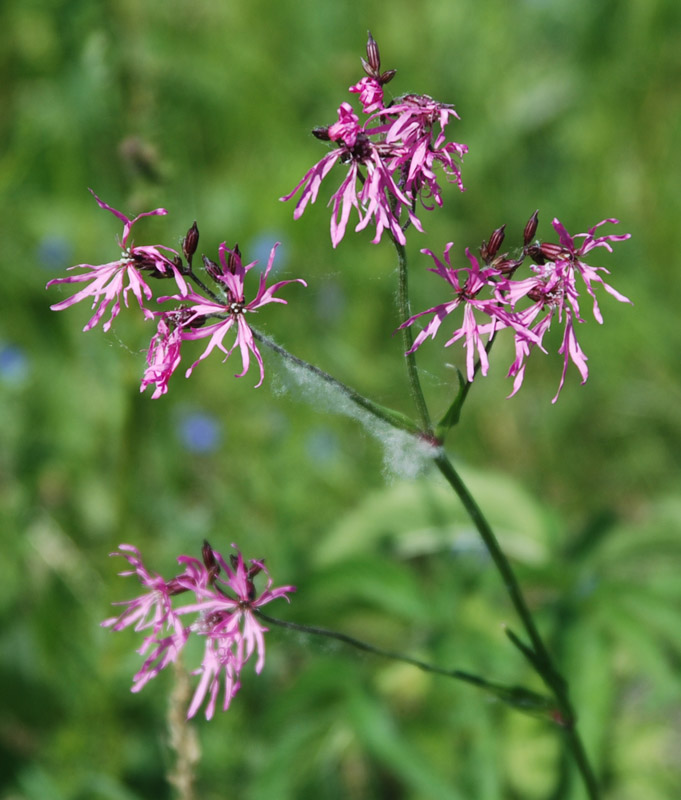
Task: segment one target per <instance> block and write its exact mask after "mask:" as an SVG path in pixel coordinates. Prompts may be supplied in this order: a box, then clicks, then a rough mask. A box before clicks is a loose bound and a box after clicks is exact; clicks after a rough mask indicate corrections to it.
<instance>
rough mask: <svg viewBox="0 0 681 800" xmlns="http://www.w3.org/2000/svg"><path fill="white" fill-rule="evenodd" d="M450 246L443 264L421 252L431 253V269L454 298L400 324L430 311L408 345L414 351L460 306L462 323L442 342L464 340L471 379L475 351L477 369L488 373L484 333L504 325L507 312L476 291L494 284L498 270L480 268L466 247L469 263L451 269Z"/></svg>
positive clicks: (489, 332)
mask: <svg viewBox="0 0 681 800" xmlns="http://www.w3.org/2000/svg"><path fill="white" fill-rule="evenodd" d="M452 246H453V243H452V242H449V243H448V244H447V246H446V248H445V251H444V260H445V263H444V264H443V263H442V261H440V259H439V258H437V256H435V255H434V254H433V253H432V252H431V251H430V250H422V251H421V252H422V253H426V254H427V255H429V256H431V258H432V259H433V261H434V262H435V265H436V266H435V267H434V268H431V270H430V271H431V272H435V273H436V274H437V275H439V276H440V277H441V278H443V279H444V280H445V281H447V283H448V284H449V285H450V286H451V287H452V289H453V290H454V299H453V300H449V301H448V302H446V303H440V304H439V305H437V306H433V308H429V309H427V310H426V311H421V312H419V313H418V314H414V316H413V317H410V318H409V319H408V320H406V321H405V322H403V323H402V324H401V325H400V328H406V327H408V326H409V325H412V324H413V323H414V322H415V321H416V320H417V319H419V317H422V316H424V315H425V314H432V315H433V318H432V319H431V320H430V322H429V323H428V324H427V325H426V327H425V328H424V329H423V330H422V331H421V332H420V333H419V334H418V335H417V336H416V339H415V340H414V344H413V345H412V347H411V348H410V349H409V351H408V353H413V352H414V351H415V350H417V349H418V348H419V347H420V346H421V345H422V344H423V342H424V341H425V340H426V339H427V338H428V337H430V338H434V337H435V335H436V333H437V332H438V330H439V328H440V325H441V324H442V322H443V321H444V320H445V319H446V318H447V317H448V316H449V315H450V314H451V313H452V312H454V311H455V310H456V309H457V308H459V307H460V306H463V321H462V324H461V326H460V327H459V328H457V329H456V330H455V331H454V334H453V335H452V337H451V338H450V339H449V340H448V341H446V342H445V347H449V346H450V345H452V344H454V342H456V341H458V340H459V339H463V340H464V347H465V348H466V374H467V377H468V380H469V381H472V380H473V377H474V375H475V357H476V354H477V356H478V358H479V359H480V371H481V372H482V374H483V375H486V374H487V370H488V367H489V361H488V358H487V352H486V351H485V342H484V341H483V337H484V336H486V337H487V338H488V339H489V337H490V336H492V334H493V333H494V332H495V331H496V330H497V329H498V328H503V327H506V325H507V324H509V322H508V317H507V315H505V314H504V311H503V309H502V307H501V306H500V305H499V303H498V302H497V301H496V300H494V299H479V298H478V295H479V294H480V292H481V291H482V290H483V289H484V288H485V287H488V286H494V281H493V278H494V277H495V276H498V274H499V273H498V272H497V270H494V269H490V268H487V269H481V267H480V264H479V262H478V259H477V258H475V256H473V255H472V254H471V252H470V251H469V250H468V249H466V256H467V257H468V260H469V262H470V267H462V268H460V269H453V268H452V266H451V262H450V257H449V251H450V250H451V248H452ZM476 312H477V313H478V314H482V315H483V316H484V317H485V318H486V321H485V322H482V323H481V322H478V320H477V319H476V316H475V315H476Z"/></svg>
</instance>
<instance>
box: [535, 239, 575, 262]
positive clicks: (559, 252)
mask: <svg viewBox="0 0 681 800" xmlns="http://www.w3.org/2000/svg"><path fill="white" fill-rule="evenodd" d="M539 250H540V251H541V254H542V255H543V256H544V258H545V259H547V260H548V261H556V260H557V259H559V258H566V257H568V256H569V253H568V251H567V250H566V249H565V248H564V247H563V246H562V245H559V244H553V243H552V242H542V243H541V244H540V245H539Z"/></svg>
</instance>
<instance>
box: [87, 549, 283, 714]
mask: <svg viewBox="0 0 681 800" xmlns="http://www.w3.org/2000/svg"><path fill="white" fill-rule="evenodd" d="M202 554H203V561H199V560H198V559H195V558H191V557H190V556H180V557H179V558H178V562H179V563H180V565H181V566H182V567H183V571H182V572H181V573H180V574H179V575H177V576H176V577H174V578H173V579H172V580H171V581H168V582H166V581H164V580H163V578H161V577H160V576H159V575H154V574H152V573H150V572H149V571H148V570H147V569H146V567H145V566H144V564H143V563H142V560H141V557H140V554H139V552H138V550H137V549H136V548H135V547H133V546H132V545H126V544H122V545H120V547H119V551H118V552H116V553H112V555H122V556H124V557H125V558H127V559H128V561H129V562H130V564H131V565H132V566H133V569H132V570H130V571H126V572H122V573H121V575H132V574H137V576H138V577H139V579H140V581H141V583H142V585H143V586H144V587H145V588H146V589H147V590H148V591H147V592H146V593H144V594H143V595H141V596H140V597H139V598H136V599H134V600H130V601H127V602H125V603H122V604H121V605H125V606H126V610H125V611H124V612H123V613H122V614H121V615H120V616H119V617H113V618H111V619H108V620H105V621H104V622H103V623H102V625H103V626H105V627H111V628H113V630H116V631H119V630H123V629H124V628H127V627H129V626H130V625H133V624H134V625H135V630H137V631H141V630H147V629H151V633H150V634H149V635H148V636H147V637H146V638H145V639H144V641H143V644H142V646H141V647H140V648H139V650H138V652H139V653H140V654H141V655H146V658H145V661H144V663H143V664H142V666H141V668H140V669H139V670H138V671H137V673H136V674H135V676H134V678H133V686H132V691H133V692H138V691H140V689H142V688H143V687H144V686H145V685H146V684H147V683H148V682H149V681H150V680H152V679H153V678H155V677H156V676H157V675H158V674H159V672H161V670H163V669H164V668H165V667H166V666H168V664H170V663H172V662H173V661H175V660H176V659H177V657H178V655H179V653H180V651H181V650H182V648H183V647H184V645H185V644H186V642H187V640H188V639H189V637H190V636H191V635H192V634H193V635H197V636H201V637H203V638H204V640H205V647H204V656H203V662H202V665H201V667H199V669H197V670H196V671H195V673H194V674H200V675H201V679H200V681H199V684H198V686H197V688H196V692H195V694H194V697H193V699H192V702H191V704H190V707H189V710H188V712H187V716H188V717H193V716H194V715H195V714H196V712H197V710H198V709H199V707H200V706H201V705H202V703H203V702H204V701H205V700H206V697H208V702H207V705H206V711H205V714H206V718H207V719H210V718H211V717H212V716H213V714H214V711H215V705H216V702H217V697H218V694H219V691H220V687H221V686H223V687H224V701H223V709H224V710H227V708H228V707H229V704H230V701H231V699H232V697H233V696H234V694H235V693H236V692H237V690H238V689H239V685H240V683H239V678H240V674H241V670H242V669H243V667H244V665H245V664H246V663H247V662H248V661H249V659H250V658H251V656H253V655H254V654H255V655H256V665H255V671H256V673H258V674H259V673H260V672H261V671H262V669H263V667H264V664H265V639H264V634H265V633H266V632H267V628H266V627H264V626H263V625H262V624H261V623H260V622H259V621H258V619H257V618H256V616H255V612H256V609H258V608H260V607H261V606H263V605H266V604H267V603H269V602H271V601H272V600H276V599H277V598H279V597H284V598H285V599H286V600H288V599H289V598H288V594H289V593H291V592H294V591H295V587H293V586H281V587H278V588H276V589H273V588H272V579H271V578H270V576H269V573H268V572H267V570H266V569H265V566H264V564H263V562H262V561H251V562H250V566H246V564H245V562H244V560H243V557H242V556H241V553H239V552H238V551H237V553H236V555H232V556H231V557H230V562H229V564H228V563H227V562H226V561H225V559H224V558H223V557H222V556H221V555H220V553H218V552H217V551H215V550H213V549H212V548H211V547H210V545H209V544H208V543H207V542H205V543H204V546H203V551H202ZM261 572H263V573H264V574H265V575H266V585H265V588H264V589H263V590H262V591H261V592H259V593H258V591H257V589H256V587H255V583H254V578H255V576H256V575H258V574H259V573H261ZM185 592H191V593H192V594H193V596H194V601H193V602H189V603H186V604H184V605H181V606H179V607H177V608H173V606H172V600H171V598H175V597H176V596H178V595H181V594H183V593H185ZM188 614H195V615H197V619H196V621H195V622H193V623H191V624H189V625H187V626H185V625H182V624H181V623H180V621H179V618H180V617H181V616H185V615H188Z"/></svg>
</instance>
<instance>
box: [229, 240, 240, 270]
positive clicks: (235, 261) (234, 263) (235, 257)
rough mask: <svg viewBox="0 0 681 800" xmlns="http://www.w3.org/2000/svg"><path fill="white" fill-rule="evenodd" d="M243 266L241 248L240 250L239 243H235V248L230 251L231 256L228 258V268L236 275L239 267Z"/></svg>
mask: <svg viewBox="0 0 681 800" xmlns="http://www.w3.org/2000/svg"><path fill="white" fill-rule="evenodd" d="M240 266H241V250H239V245H238V244H235V245H234V250H232V251H230V253H229V256H228V258H227V270H228V271H229V272H231V273H232V275H234V274H235V273H236V271H237V269H238V268H239V267H240Z"/></svg>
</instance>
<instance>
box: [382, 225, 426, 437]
mask: <svg viewBox="0 0 681 800" xmlns="http://www.w3.org/2000/svg"><path fill="white" fill-rule="evenodd" d="M392 242H393V245H394V246H395V250H396V252H397V262H398V267H399V277H398V284H397V304H398V308H399V314H400V322H405V321H406V320H408V319H409V317H411V305H410V303H409V270H408V267H407V251H406V250H405V248H404V245H401V244H400V243H399V242H398V241H397V239H395V238H394V237H392ZM400 332H401V334H402V347H403V348H404V352H405V361H406V364H407V376H408V378H409V388H410V389H411V396H412V397H413V398H414V402H415V403H416V409H417V411H418V415H419V419H420V420H421V425H422V428H423V431H424V432H425V433H426V435H428V436H432V435H433V425H432V423H431V421H430V413H429V412H428V406H427V405H426V399H425V397H424V395H423V389H422V388H421V380H420V378H419V371H418V368H417V366H416V357H415V356H414V354H413V353H410V352H409V350H411V348H412V345H413V344H414V334H413V333H412V329H411V325H408V326H407V327H405V328H402V329H401V331H400Z"/></svg>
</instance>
